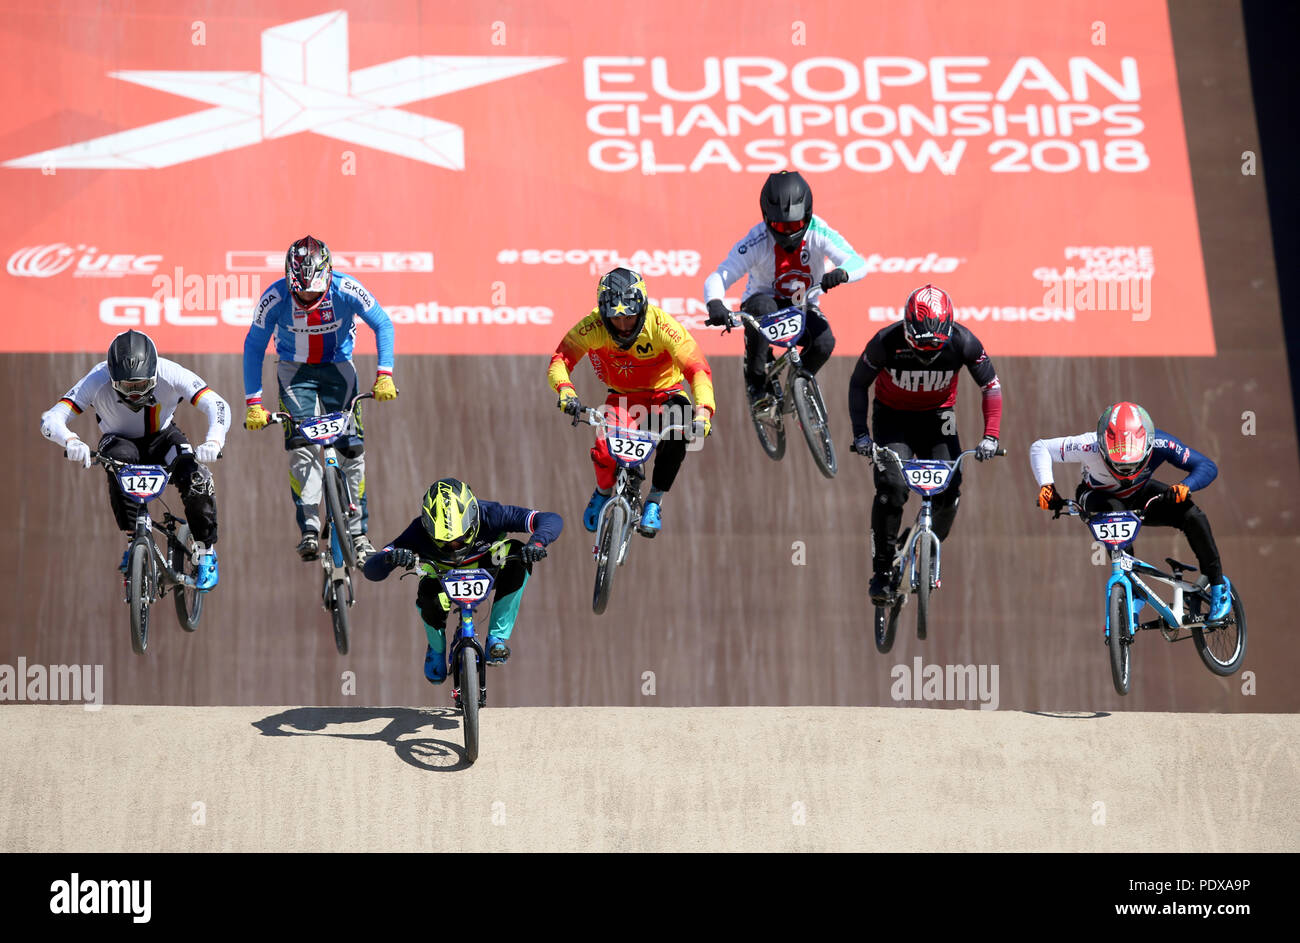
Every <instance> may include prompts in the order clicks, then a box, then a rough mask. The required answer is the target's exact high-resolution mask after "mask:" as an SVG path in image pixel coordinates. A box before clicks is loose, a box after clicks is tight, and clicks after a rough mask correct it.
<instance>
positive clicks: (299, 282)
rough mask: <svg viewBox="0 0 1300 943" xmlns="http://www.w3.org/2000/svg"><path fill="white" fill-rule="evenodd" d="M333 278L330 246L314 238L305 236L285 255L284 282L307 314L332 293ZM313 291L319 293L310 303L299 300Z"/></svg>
mask: <svg viewBox="0 0 1300 943" xmlns="http://www.w3.org/2000/svg"><path fill="white" fill-rule="evenodd" d="M333 275H334V264H333V263H332V262H331V261H330V250H329V246H327V245H325V243H323V242H321V241H320V240H319V239H317V238H316V237H315V236H303V237H302V238H301V239H299V240H298V241H297V242H295V243H294V244H293V245H291V246H290V247H289V251H288V252H287V253H286V254H285V256H284V279H285V282H287V283H288V285H289V290H290V291H292V292H293V294H294V297H295V298H297V301H298V304H300V305H302V306H303V307H304V308H306V309H307V310H308V311H310V310H311V309H312V308H314V307H316V306H317V305H318V304H320V303H321V300H322V299H323V298H324V297H325V295H326V293H327V292H328V291H329V290H330V278H331V277H333ZM312 292H320V294H319V295H317V296H316V297H315V298H314V299H312V300H311V301H304V300H303V299H302V298H301V297H300V295H302V294H307V293H312Z"/></svg>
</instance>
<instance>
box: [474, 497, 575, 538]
mask: <svg viewBox="0 0 1300 943" xmlns="http://www.w3.org/2000/svg"><path fill="white" fill-rule="evenodd" d="M481 503H482V504H484V505H486V506H487V509H488V512H489V513H490V516H491V518H492V520H491V521H489V522H488V523H489V524H490V525H491V527H492V528H493V530H504V531H508V532H510V533H512V534H531V535H532V536H533V537H536V538H537V542H538V543H540V544H541V545H542V546H543V547H547V546H550V545H551V544H552V543H554V542H555V540H556V539H557V538H558V537H559V536H560V531H562V530H563V529H564V518H562V517H560V515H558V514H554V513H552V512H550V511H535V510H533V509H532V508H526V507H519V506H518V505H514V504H497V503H495V502H490V501H485V502H481ZM487 516H488V514H485V517H487Z"/></svg>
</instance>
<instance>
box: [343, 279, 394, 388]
mask: <svg viewBox="0 0 1300 943" xmlns="http://www.w3.org/2000/svg"><path fill="white" fill-rule="evenodd" d="M339 291H341V292H343V294H344V295H345V296H347V297H348V298H350V299H351V301H352V305H353V311H354V313H355V314H356V316H357V317H359V318H360V319H361V320H362V321H364V322H365V323H366V326H367V327H369V328H370V329H371V330H372V331H374V332H375V348H376V350H377V351H378V352H379V372H380V373H392V372H393V321H392V319H391V318H390V317H389V316H388V312H387V311H385V310H384V309H383V308H382V307H381V306H380V304H379V302H377V301H375V296H374V295H372V294H371V293H370V292H369V291H367V290H366V288H365V286H364V285H362V284H361V283H360V282H359V281H357V280H356V279H355V278H350V277H349V278H344V279H342V280H341V281H340V282H339Z"/></svg>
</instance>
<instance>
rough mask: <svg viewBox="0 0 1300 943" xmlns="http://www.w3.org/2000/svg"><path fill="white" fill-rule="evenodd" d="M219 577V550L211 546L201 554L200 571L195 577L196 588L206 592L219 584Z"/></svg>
mask: <svg viewBox="0 0 1300 943" xmlns="http://www.w3.org/2000/svg"><path fill="white" fill-rule="evenodd" d="M219 579H220V576H219V575H218V574H217V551H215V550H213V549H210V548H209V549H208V550H205V551H204V552H203V553H200V554H199V563H198V572H197V573H196V575H195V577H194V588H195V589H197V590H199V591H200V592H204V593H206V592H207V591H208V590H210V589H212V588H213V587H215V586H216V585H217V580H219Z"/></svg>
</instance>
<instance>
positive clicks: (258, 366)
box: [244, 282, 282, 406]
mask: <svg viewBox="0 0 1300 943" xmlns="http://www.w3.org/2000/svg"><path fill="white" fill-rule="evenodd" d="M281 300H282V298H281V295H280V284H279V283H278V282H277V283H276V284H274V285H272V286H271V287H270V288H268V289H267V290H266V291H264V292H262V297H261V298H260V299H258V302H257V308H256V309H255V310H254V312H253V323H252V324H250V325H249V326H248V334H247V335H245V337H244V402H245V403H246V404H247V405H249V406H252V405H254V404H257V403H261V402H262V359H263V358H264V357H265V356H266V345H267V344H268V343H269V342H270V340H271V335H272V333H274V331H275V312H276V310H277V308H278V306H279V303H280V301H281Z"/></svg>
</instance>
